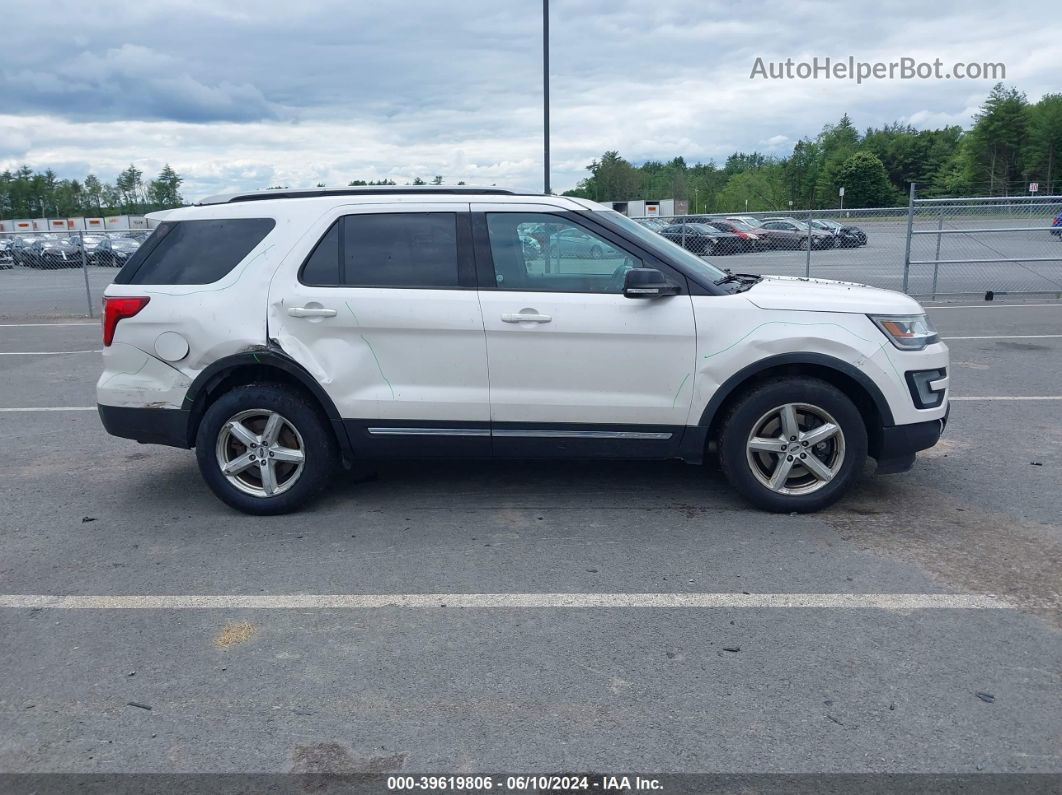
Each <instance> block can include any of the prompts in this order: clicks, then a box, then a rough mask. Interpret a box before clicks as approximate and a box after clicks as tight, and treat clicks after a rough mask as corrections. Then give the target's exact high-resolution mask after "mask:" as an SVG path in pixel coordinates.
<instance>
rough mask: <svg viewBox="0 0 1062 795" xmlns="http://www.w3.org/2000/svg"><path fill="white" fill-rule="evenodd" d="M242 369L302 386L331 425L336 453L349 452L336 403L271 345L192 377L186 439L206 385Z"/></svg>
mask: <svg viewBox="0 0 1062 795" xmlns="http://www.w3.org/2000/svg"><path fill="white" fill-rule="evenodd" d="M245 366H252V367H274V368H276V369H278V370H281V371H283V372H284V373H286V374H288V375H289V376H291V377H292V378H294V379H295V380H296V381H298V382H299V383H300V384H301V385H302V386H304V387H306V389H307V390H308V391H309V392H310V394H312V395H313V396H314V397H315V398H316V399H317V402H318V403H319V404H320V406H321V408H322V409H323V410H324V412H325V415H326V416H327V417H328V420H329V422H330V423H331V424H332V428H333V430H334V431H335V434H336V440H337V441H338V442H339V446H340V450H341V451H342V452H343V453H344V454H349V453H350V440H349V439H348V438H347V433H346V430H345V429H344V428H343V422H342V418H341V417H340V416H339V411H338V410H337V409H336V404H335V403H333V402H332V398H330V397H329V396H328V393H327V392H325V390H324V389H323V388H322V387H321V385H320V384H319V383H318V382H317V380H316V379H315V378H314V377H313V376H312V375H311V374H310V373H309V372H308V371H307V370H306V368H305V367H303V366H302V365H301V364H299V363H298V362H297V361H295V360H294V359H292V358H291V357H290V356H288V355H287V354H286V353H284V351H282V350H281V349H280V348H278V347H276V346H275V345H270V346H268V347H262V348H256V349H254V350H249V351H244V352H242V353H236V354H233V355H231V356H226V357H224V358H222V359H218V360H217V361H216V362H214V363H213V364H211V365H210V366H209V367H207V368H206V369H205V370H203V372H201V373H200V374H199V375H198V376H196V378H195V380H194V381H193V382H192V385H191V386H190V387H189V388H188V392H187V393H186V394H185V398H184V404H185V406H186V407H187V409H188V410H189V418H188V437H189V439H190V440H192V439H194V434H195V432H196V429H197V428H198V425H199V420H200V419H201V418H202V416H203V411H204V408H203V405H204V401H203V398H204V397H205V395H206V393H207V392H208V391H209V388H210V386H211V385H212V384H214V383H216V382H217V381H219V380H221V379H222V378H224V377H225V375H226V373H228V372H229V371H231V370H234V369H236V368H238V367H245ZM189 446H190V445H189Z"/></svg>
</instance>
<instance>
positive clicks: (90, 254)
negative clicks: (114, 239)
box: [71, 235, 107, 265]
mask: <svg viewBox="0 0 1062 795" xmlns="http://www.w3.org/2000/svg"><path fill="white" fill-rule="evenodd" d="M71 239H72V240H75V241H76V242H77V246H78V253H79V254H80V253H81V249H84V250H85V260H86V261H87V262H88V263H89V264H90V265H96V264H98V259H97V256H98V250H99V245H100V243H102V242H103V241H104V240H106V239H107V238H106V237H105V236H104V235H75V236H73V237H72V238H71Z"/></svg>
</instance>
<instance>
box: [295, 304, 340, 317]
mask: <svg viewBox="0 0 1062 795" xmlns="http://www.w3.org/2000/svg"><path fill="white" fill-rule="evenodd" d="M288 314H289V315H291V316H292V317H335V316H336V310H334V309H325V308H324V307H312V306H292V307H288Z"/></svg>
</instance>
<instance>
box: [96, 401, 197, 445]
mask: <svg viewBox="0 0 1062 795" xmlns="http://www.w3.org/2000/svg"><path fill="white" fill-rule="evenodd" d="M96 408H97V409H98V410H99V412H100V420H101V421H102V422H103V427H104V428H105V429H106V430H107V433H109V434H110V435H111V436H121V437H122V438H123V439H135V440H136V441H138V442H140V443H141V444H165V445H169V446H170V447H183V448H186V449H187V448H189V447H191V446H192V441H191V440H190V439H189V438H188V419H189V415H190V412H188V411H182V410H180V409H152V408H129V407H127V406H104V405H102V404H97V406H96Z"/></svg>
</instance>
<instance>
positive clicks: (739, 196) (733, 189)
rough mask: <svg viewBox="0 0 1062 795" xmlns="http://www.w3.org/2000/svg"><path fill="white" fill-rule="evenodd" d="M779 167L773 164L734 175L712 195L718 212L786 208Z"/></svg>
mask: <svg viewBox="0 0 1062 795" xmlns="http://www.w3.org/2000/svg"><path fill="white" fill-rule="evenodd" d="M787 196H788V193H787V191H786V185H785V175H784V173H783V170H782V167H781V166H780V165H779V164H777V163H772V164H770V165H767V166H763V167H762V168H757V169H755V170H750V171H742V172H740V173H738V174H734V176H732V177H731V178H730V179H729V180H727V183H726V185H725V186H723V189H722V190H720V191H719V193H718V195H717V196H716V197H715V206H716V209H717V211H718V212H744V211H745V210H748V211H749V212H759V211H764V210H780V209H782V208H787V207H788V199H787Z"/></svg>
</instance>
